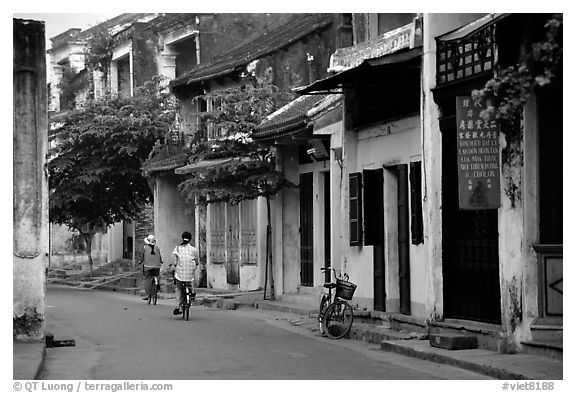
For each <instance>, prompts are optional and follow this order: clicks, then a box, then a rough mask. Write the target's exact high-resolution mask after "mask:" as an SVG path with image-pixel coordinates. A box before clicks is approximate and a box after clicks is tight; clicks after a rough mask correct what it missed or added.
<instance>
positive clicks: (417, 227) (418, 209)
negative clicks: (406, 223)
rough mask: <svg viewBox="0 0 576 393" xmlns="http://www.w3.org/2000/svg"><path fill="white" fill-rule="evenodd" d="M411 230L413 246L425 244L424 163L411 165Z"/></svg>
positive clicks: (417, 162) (418, 162) (412, 163)
mask: <svg viewBox="0 0 576 393" xmlns="http://www.w3.org/2000/svg"><path fill="white" fill-rule="evenodd" d="M410 216H411V217H410V219H411V222H410V229H411V234H412V244H420V243H424V228H423V222H422V163H421V162H420V161H416V162H411V163H410Z"/></svg>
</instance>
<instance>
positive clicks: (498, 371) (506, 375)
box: [380, 341, 532, 380]
mask: <svg viewBox="0 0 576 393" xmlns="http://www.w3.org/2000/svg"><path fill="white" fill-rule="evenodd" d="M380 347H381V349H382V350H383V351H388V352H394V353H397V354H400V355H405V356H410V357H413V358H417V359H422V360H429V361H432V362H435V363H441V364H446V365H449V366H454V367H458V368H462V369H465V370H468V371H473V372H476V373H479V374H483V375H487V376H489V377H493V378H496V379H516V380H526V379H532V378H530V377H528V376H525V375H522V374H518V373H514V372H511V371H507V370H505V369H502V368H497V367H492V366H489V365H482V364H478V363H474V362H468V361H466V360H462V359H455V358H453V357H451V356H447V355H443V354H440V353H430V352H425V351H419V350H417V349H415V348H411V347H407V346H403V345H399V344H398V343H395V342H393V341H382V342H381V343H380Z"/></svg>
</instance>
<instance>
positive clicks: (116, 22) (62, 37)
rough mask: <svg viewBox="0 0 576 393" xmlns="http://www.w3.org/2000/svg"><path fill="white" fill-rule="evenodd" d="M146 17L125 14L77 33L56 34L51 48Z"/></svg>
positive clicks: (68, 31)
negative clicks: (103, 29) (100, 30)
mask: <svg viewBox="0 0 576 393" xmlns="http://www.w3.org/2000/svg"><path fill="white" fill-rule="evenodd" d="M148 15H152V14H144V13H126V14H120V15H118V16H115V17H114V18H112V19H108V20H106V21H104V22H101V23H98V24H96V25H95V26H92V27H90V28H89V29H86V30H83V31H79V32H78V31H77V30H78V29H69V30H67V31H65V32H64V33H61V34H58V35H57V36H54V37H51V38H50V41H52V48H53V49H54V48H56V47H58V46H59V45H62V44H66V43H68V42H70V41H84V40H86V39H88V38H89V37H90V36H92V35H93V34H94V33H95V32H96V31H97V30H99V29H101V28H107V29H111V28H113V27H117V26H122V25H126V24H130V23H134V22H136V21H138V20H140V19H142V18H144V17H146V16H148Z"/></svg>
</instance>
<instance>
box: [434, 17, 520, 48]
mask: <svg viewBox="0 0 576 393" xmlns="http://www.w3.org/2000/svg"><path fill="white" fill-rule="evenodd" d="M510 15H511V14H509V13H508V14H488V15H486V16H484V17H482V18H480V19H478V20H475V21H474V22H472V23H469V24H467V25H465V26H462V27H459V28H457V29H456V30H452V31H450V32H448V33H446V34H444V35H441V36H439V37H436V40H438V41H443V42H448V41H455V40H460V39H462V38H465V37H468V36H470V35H472V34H474V33H476V32H477V31H480V30H482V29H483V28H485V27H487V26H489V25H491V24H494V23H496V22H498V21H500V20H502V19H504V18H506V17H507V16H510Z"/></svg>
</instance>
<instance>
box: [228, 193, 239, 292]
mask: <svg viewBox="0 0 576 393" xmlns="http://www.w3.org/2000/svg"><path fill="white" fill-rule="evenodd" d="M226 226H227V228H226V282H227V283H228V284H230V285H239V284H240V214H239V207H238V205H231V204H229V203H228V204H226Z"/></svg>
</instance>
